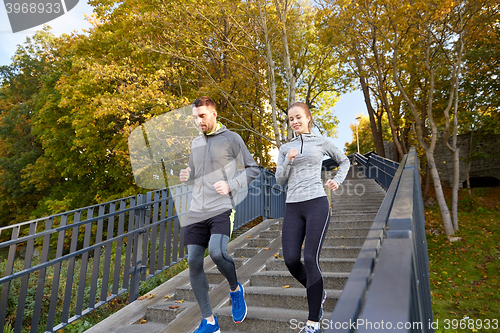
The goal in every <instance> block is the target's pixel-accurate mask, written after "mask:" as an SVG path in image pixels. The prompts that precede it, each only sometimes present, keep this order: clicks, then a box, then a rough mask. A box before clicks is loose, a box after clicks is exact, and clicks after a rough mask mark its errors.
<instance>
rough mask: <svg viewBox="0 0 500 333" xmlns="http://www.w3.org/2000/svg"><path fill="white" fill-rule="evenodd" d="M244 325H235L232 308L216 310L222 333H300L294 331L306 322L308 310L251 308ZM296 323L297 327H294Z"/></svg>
mask: <svg viewBox="0 0 500 333" xmlns="http://www.w3.org/2000/svg"><path fill="white" fill-rule="evenodd" d="M247 311H248V313H247V316H246V318H245V320H244V321H243V322H242V323H239V324H235V323H234V322H233V318H232V315H231V307H230V306H225V307H222V308H220V309H217V310H215V311H214V312H215V314H216V316H217V320H218V321H219V326H220V328H221V332H247V333H249V332H259V333H260V332H265V333H282V332H283V333H284V332H287V333H289V332H298V331H299V330H300V329H298V328H297V329H294V328H295V326H296V323H297V322H306V321H307V316H308V311H307V310H291V309H281V308H263V307H253V306H250V307H248V309H247ZM330 315H331V312H325V314H324V316H323V318H329V317H330ZM293 323H295V325H293Z"/></svg>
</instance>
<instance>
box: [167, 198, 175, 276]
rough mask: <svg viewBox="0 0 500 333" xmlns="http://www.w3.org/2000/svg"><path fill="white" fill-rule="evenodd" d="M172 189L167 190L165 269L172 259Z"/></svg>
mask: <svg viewBox="0 0 500 333" xmlns="http://www.w3.org/2000/svg"><path fill="white" fill-rule="evenodd" d="M172 192H173V190H172V188H170V189H168V215H167V219H168V221H167V237H166V239H167V244H166V245H165V267H169V266H170V263H171V257H172V222H173V220H174V218H173V216H174V199H173V193H172Z"/></svg>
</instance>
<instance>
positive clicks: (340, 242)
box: [323, 236, 366, 246]
mask: <svg viewBox="0 0 500 333" xmlns="http://www.w3.org/2000/svg"><path fill="white" fill-rule="evenodd" d="M365 240H366V237H343V236H340V237H339V236H328V237H325V240H324V242H323V246H363V244H364V243H365Z"/></svg>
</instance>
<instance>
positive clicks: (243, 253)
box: [232, 246, 262, 258]
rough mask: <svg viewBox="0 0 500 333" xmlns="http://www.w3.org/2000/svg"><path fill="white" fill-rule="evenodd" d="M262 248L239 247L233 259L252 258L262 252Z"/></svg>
mask: <svg viewBox="0 0 500 333" xmlns="http://www.w3.org/2000/svg"><path fill="white" fill-rule="evenodd" d="M260 250H262V247H246V246H244V247H239V248H237V249H236V250H234V254H233V255H232V257H234V258H252V257H253V256H254V255H256V254H257V253H259V252H260Z"/></svg>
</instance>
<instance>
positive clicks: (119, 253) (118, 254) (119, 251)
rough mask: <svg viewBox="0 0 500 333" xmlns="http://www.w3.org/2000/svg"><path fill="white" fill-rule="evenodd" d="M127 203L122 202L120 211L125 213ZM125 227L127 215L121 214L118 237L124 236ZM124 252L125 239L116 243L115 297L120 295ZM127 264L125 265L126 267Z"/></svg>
mask: <svg viewBox="0 0 500 333" xmlns="http://www.w3.org/2000/svg"><path fill="white" fill-rule="evenodd" d="M126 205H127V202H126V201H125V200H121V201H120V211H123V210H124V209H125V208H126ZM124 225H125V213H120V215H119V216H118V234H117V235H116V236H117V237H120V236H121V235H123V230H124ZM122 251H123V238H120V239H118V240H117V241H116V251H115V253H116V255H115V270H114V276H113V290H112V293H113V295H118V292H119V290H118V288H119V286H120V271H121V261H122ZM126 264H127V263H125V265H126ZM124 272H127V269H126V268H124Z"/></svg>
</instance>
